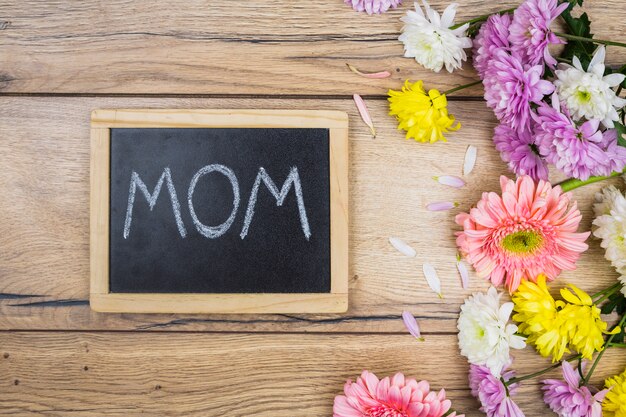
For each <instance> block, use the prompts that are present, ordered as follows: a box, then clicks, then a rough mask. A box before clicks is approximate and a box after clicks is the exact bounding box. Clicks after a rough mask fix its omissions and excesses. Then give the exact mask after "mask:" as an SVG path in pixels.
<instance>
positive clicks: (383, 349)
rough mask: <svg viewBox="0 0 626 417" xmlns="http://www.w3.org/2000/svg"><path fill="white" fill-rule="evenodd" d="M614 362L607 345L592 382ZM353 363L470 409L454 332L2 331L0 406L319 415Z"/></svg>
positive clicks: (13, 409) (83, 412)
mask: <svg viewBox="0 0 626 417" xmlns="http://www.w3.org/2000/svg"><path fill="white" fill-rule="evenodd" d="M515 358H516V362H515V364H516V368H517V369H518V371H519V372H520V374H526V373H530V372H534V371H536V370H539V369H542V368H543V367H544V366H546V365H547V364H549V362H547V361H545V360H543V359H542V358H541V357H540V356H539V355H538V354H536V353H535V352H534V351H533V350H531V349H526V350H524V351H521V352H519V353H516V354H515ZM625 366H626V357H625V356H624V355H623V352H620V351H619V350H617V349H612V350H609V351H608V352H607V353H606V355H605V356H604V358H603V360H602V361H601V362H600V366H599V367H598V369H597V370H596V372H595V373H594V376H593V378H592V383H593V384H598V383H600V381H602V379H603V378H605V377H607V376H609V375H611V374H615V373H617V372H620V371H622V370H623V369H624V367H625ZM363 369H369V370H371V371H372V372H375V373H376V374H377V375H379V376H380V377H383V376H387V375H393V374H395V373H396V372H399V371H402V372H404V373H405V374H406V376H409V377H413V378H416V379H418V380H420V379H428V380H429V381H430V383H431V386H432V387H433V389H440V388H445V389H446V391H447V393H448V398H450V399H451V400H452V403H453V407H454V408H455V409H457V410H459V411H461V412H465V413H466V416H468V417H474V416H476V417H477V416H481V415H482V414H481V413H479V412H478V410H477V408H478V405H477V403H476V401H475V400H474V399H473V398H471V396H470V393H469V390H468V388H467V377H466V372H467V364H466V362H465V360H464V358H462V357H461V356H460V355H459V352H458V348H457V345H456V337H455V336H431V337H428V338H427V339H426V341H425V342H423V343H419V342H416V341H415V339H414V338H412V337H411V336H408V335H402V336H400V335H324V334H322V335H306V334H304V335H303V334H276V335H267V334H265V335H249V334H231V335H229V334H202V333H200V334H194V333H179V334H171V333H168V334H163V333H139V334H138V333H76V332H41V333H39V332H27V333H14V332H11V333H5V334H2V337H1V338H0V387H1V388H0V404H2V407H0V414H6V415H20V416H36V415H46V416H59V417H61V416H62V417H67V416H76V417H78V416H85V417H86V416H108V415H125V416H129V417H131V416H136V415H137V416H138V415H168V416H179V415H180V416H183V415H184V416H187V417H192V416H203V417H204V416H272V417H281V416H289V417H296V416H307V417H313V416H329V415H331V409H332V403H333V398H334V396H335V395H338V394H341V393H342V390H343V384H344V382H345V381H346V380H347V379H354V378H355V377H356V376H358V375H359V374H360V373H361V371H362V370H363ZM549 375H550V376H557V375H558V372H552V373H551V374H549ZM517 398H518V400H519V401H518V402H519V404H520V406H521V407H523V409H524V411H525V413H526V415H528V416H537V415H541V414H542V413H544V412H547V411H548V410H547V408H546V407H545V405H543V401H541V399H540V389H539V387H538V382H537V381H535V380H533V381H530V382H527V383H525V384H523V388H522V389H521V391H520V394H519V395H518V396H517Z"/></svg>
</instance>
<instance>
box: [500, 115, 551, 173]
mask: <svg viewBox="0 0 626 417" xmlns="http://www.w3.org/2000/svg"><path fill="white" fill-rule="evenodd" d="M493 141H494V143H495V144H496V149H497V150H498V151H499V152H500V156H501V157H502V160H503V161H504V162H507V163H508V165H509V169H510V170H511V171H513V172H514V173H515V175H518V176H519V175H529V176H530V177H531V178H532V179H533V180H535V181H538V180H547V179H548V165H547V163H546V161H545V160H544V159H543V157H542V156H541V154H540V153H539V148H538V147H537V145H536V144H535V138H534V137H533V135H532V134H531V132H530V131H528V130H524V131H521V132H517V131H515V130H513V129H511V128H510V127H508V126H507V125H505V124H502V123H501V124H499V125H498V126H497V127H496V129H495V131H494V134H493Z"/></svg>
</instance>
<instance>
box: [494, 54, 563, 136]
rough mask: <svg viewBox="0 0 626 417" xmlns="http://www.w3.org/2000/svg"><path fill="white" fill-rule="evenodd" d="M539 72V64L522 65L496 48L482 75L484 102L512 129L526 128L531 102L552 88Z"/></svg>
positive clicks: (549, 91) (516, 57)
mask: <svg viewBox="0 0 626 417" xmlns="http://www.w3.org/2000/svg"><path fill="white" fill-rule="evenodd" d="M542 75H543V66H542V65H535V66H530V65H525V64H523V63H522V61H521V60H520V58H519V57H518V56H517V55H515V54H514V55H511V54H509V53H508V52H506V51H505V50H504V49H502V48H498V49H496V50H495V52H494V54H493V56H492V57H491V60H490V61H489V63H488V65H487V69H486V72H485V77H484V79H483V85H484V87H485V101H487V106H489V107H490V108H491V109H492V110H493V112H494V113H495V115H496V117H497V118H498V120H500V121H501V122H504V123H506V124H508V125H509V126H511V127H512V128H513V129H515V130H518V131H521V130H529V124H530V123H529V121H530V113H531V103H539V102H541V100H542V99H543V97H544V96H545V95H546V94H551V93H552V92H553V91H554V84H552V83H551V82H550V81H547V80H544V79H542V78H541V77H542Z"/></svg>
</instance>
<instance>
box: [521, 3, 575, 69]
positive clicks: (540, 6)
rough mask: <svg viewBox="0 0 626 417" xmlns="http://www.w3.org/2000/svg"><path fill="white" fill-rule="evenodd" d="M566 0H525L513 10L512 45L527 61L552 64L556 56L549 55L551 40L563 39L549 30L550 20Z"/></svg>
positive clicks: (561, 9) (554, 17)
mask: <svg viewBox="0 0 626 417" xmlns="http://www.w3.org/2000/svg"><path fill="white" fill-rule="evenodd" d="M568 5H569V3H568V2H563V3H562V4H560V5H559V4H558V2H557V0H526V1H525V2H523V3H522V4H521V5H520V6H519V7H518V8H517V9H516V10H515V12H514V14H513V23H511V26H510V28H509V30H510V35H509V42H511V49H512V50H513V51H514V52H516V53H519V54H520V56H521V57H523V59H524V60H525V61H526V62H528V63H529V64H530V65H543V64H544V62H545V63H546V64H547V65H548V66H549V67H551V68H554V66H555V65H556V59H554V58H553V57H552V55H550V51H549V50H548V46H549V45H550V44H558V43H565V42H564V41H562V40H560V39H559V38H558V37H557V36H556V35H555V34H554V33H552V31H551V30H550V24H551V23H552V21H554V19H556V18H557V17H559V15H560V14H561V13H563V10H565V9H567V6H568Z"/></svg>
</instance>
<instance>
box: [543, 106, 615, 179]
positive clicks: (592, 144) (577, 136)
mask: <svg viewBox="0 0 626 417" xmlns="http://www.w3.org/2000/svg"><path fill="white" fill-rule="evenodd" d="M563 110H564V111H563V112H561V107H560V103H559V100H558V98H557V97H556V96H553V100H552V106H550V105H548V104H547V103H545V102H544V103H541V104H540V105H539V107H538V108H537V115H534V114H533V118H534V119H535V120H536V122H537V127H536V129H535V139H536V143H537V145H538V146H539V152H540V153H541V154H542V155H544V156H545V158H546V160H547V161H548V162H550V163H551V164H554V165H555V166H556V167H557V169H559V170H560V171H562V172H563V173H565V174H566V175H567V176H570V177H574V178H578V179H581V180H586V179H588V178H589V177H590V176H592V175H609V174H610V173H611V172H612V171H622V170H623V169H624V166H626V149H625V148H623V147H621V146H617V135H616V134H614V133H613V132H611V131H608V133H606V134H603V132H602V131H600V130H598V128H599V125H600V121H599V120H596V119H591V120H588V121H586V122H584V123H582V124H581V125H580V126H579V125H577V124H576V123H574V121H573V120H572V119H571V118H570V117H569V115H568V114H567V111H566V110H565V109H563ZM620 148H621V149H620Z"/></svg>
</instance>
